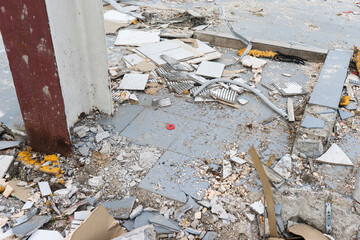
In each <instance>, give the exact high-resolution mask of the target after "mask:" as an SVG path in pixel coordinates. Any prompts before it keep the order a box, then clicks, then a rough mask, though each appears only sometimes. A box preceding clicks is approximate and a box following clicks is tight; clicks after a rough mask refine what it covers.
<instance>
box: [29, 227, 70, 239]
mask: <svg viewBox="0 0 360 240" xmlns="http://www.w3.org/2000/svg"><path fill="white" fill-rule="evenodd" d="M50 239H51V240H62V239H64V237H63V236H61V234H60V233H59V232H57V231H50V230H41V229H39V230H37V231H36V232H34V233H33V234H32V235H31V236H30V237H29V239H28V240H50Z"/></svg>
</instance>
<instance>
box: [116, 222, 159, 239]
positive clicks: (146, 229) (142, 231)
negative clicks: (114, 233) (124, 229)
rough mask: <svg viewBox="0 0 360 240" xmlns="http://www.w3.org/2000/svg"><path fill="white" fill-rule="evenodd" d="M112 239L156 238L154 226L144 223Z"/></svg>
mask: <svg viewBox="0 0 360 240" xmlns="http://www.w3.org/2000/svg"><path fill="white" fill-rule="evenodd" d="M112 240H156V231H155V228H154V226H152V225H145V226H143V227H140V228H137V229H134V230H132V231H131V232H128V233H125V234H123V235H121V236H120V237H117V238H114V239H112Z"/></svg>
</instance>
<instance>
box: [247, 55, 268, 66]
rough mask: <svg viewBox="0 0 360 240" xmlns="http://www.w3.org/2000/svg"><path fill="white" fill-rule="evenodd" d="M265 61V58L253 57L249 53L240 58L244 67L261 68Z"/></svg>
mask: <svg viewBox="0 0 360 240" xmlns="http://www.w3.org/2000/svg"><path fill="white" fill-rule="evenodd" d="M266 63H267V61H266V60H263V59H259V58H255V57H252V56H249V55H247V56H245V57H243V58H242V59H241V64H242V65H243V66H245V67H252V68H262V67H263V66H265V64H266Z"/></svg>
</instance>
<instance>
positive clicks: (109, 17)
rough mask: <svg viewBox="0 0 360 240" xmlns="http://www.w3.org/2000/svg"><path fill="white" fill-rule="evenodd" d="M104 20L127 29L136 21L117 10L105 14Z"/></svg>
mask: <svg viewBox="0 0 360 240" xmlns="http://www.w3.org/2000/svg"><path fill="white" fill-rule="evenodd" d="M104 20H106V21H109V22H113V23H118V24H121V25H120V26H123V27H126V26H128V25H130V24H131V23H132V22H133V21H134V20H136V18H135V17H132V16H130V15H128V14H125V13H121V12H119V11H116V10H110V11H107V12H105V13H104Z"/></svg>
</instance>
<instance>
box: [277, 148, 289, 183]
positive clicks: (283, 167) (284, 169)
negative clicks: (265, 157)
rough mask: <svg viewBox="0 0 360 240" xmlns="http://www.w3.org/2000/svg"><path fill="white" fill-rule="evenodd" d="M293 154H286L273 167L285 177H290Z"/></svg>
mask: <svg viewBox="0 0 360 240" xmlns="http://www.w3.org/2000/svg"><path fill="white" fill-rule="evenodd" d="M291 168H292V166H291V156H290V154H285V155H284V156H283V157H282V158H281V159H280V160H279V161H278V162H277V163H276V165H275V167H274V168H273V169H274V171H276V172H277V173H279V174H280V175H281V176H283V177H284V178H285V179H288V178H289V177H290V175H291Z"/></svg>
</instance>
